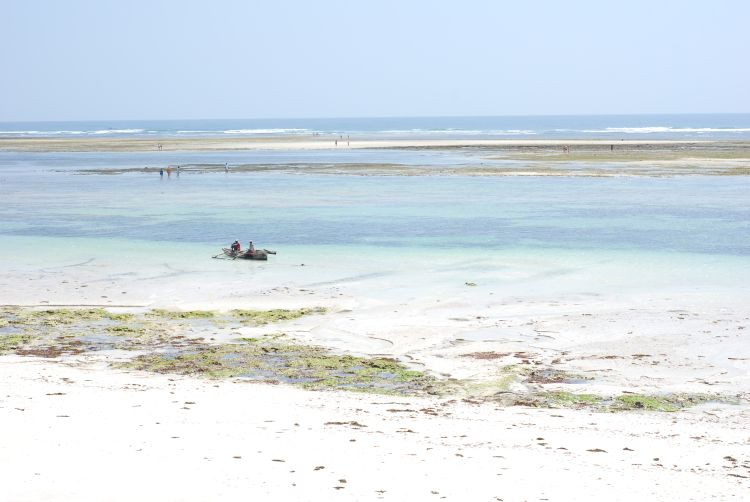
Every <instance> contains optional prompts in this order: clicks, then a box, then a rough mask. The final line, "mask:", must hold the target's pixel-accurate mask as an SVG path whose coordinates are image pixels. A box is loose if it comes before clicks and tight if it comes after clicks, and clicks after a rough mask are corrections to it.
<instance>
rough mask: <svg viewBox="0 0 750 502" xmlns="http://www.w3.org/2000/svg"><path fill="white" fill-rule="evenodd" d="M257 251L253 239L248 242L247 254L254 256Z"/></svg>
mask: <svg viewBox="0 0 750 502" xmlns="http://www.w3.org/2000/svg"><path fill="white" fill-rule="evenodd" d="M254 253H255V246H254V245H253V241H250V242H248V243H247V251H245V254H246V255H248V256H252V255H253V254H254Z"/></svg>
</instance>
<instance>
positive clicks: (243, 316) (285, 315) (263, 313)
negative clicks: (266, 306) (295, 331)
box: [230, 307, 326, 326]
mask: <svg viewBox="0 0 750 502" xmlns="http://www.w3.org/2000/svg"><path fill="white" fill-rule="evenodd" d="M230 313H231V314H232V316H234V317H235V318H237V319H239V320H240V321H241V322H243V323H245V324H254V325H256V326H263V325H266V324H270V323H273V322H281V321H290V320H293V319H298V318H300V317H303V316H307V315H313V314H325V313H326V309H325V308H324V307H313V308H301V309H292V310H288V309H273V310H239V309H237V310H232V311H231V312H230Z"/></svg>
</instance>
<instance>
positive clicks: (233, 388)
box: [0, 358, 750, 501]
mask: <svg viewBox="0 0 750 502" xmlns="http://www.w3.org/2000/svg"><path fill="white" fill-rule="evenodd" d="M0 393H2V396H3V397H2V399H1V400H0V405H1V406H2V408H0V416H2V422H3V426H4V427H3V430H4V434H3V441H2V442H0V459H1V460H2V461H3V464H4V465H5V468H4V474H5V477H6V478H5V479H6V483H4V487H3V490H4V493H5V495H4V496H5V497H7V500H72V499H75V500H81V501H88V500H91V501H100V500H135V499H140V500H157V499H160V500H181V501H188V500H196V501H197V500H214V499H218V498H225V499H238V498H247V497H250V498H254V499H269V498H271V497H273V498H277V497H283V499H284V500H432V499H435V500H441V499H445V500H467V498H466V493H467V490H470V492H471V500H488V501H491V500H506V501H507V500H543V499H548V500H592V501H593V500H675V501H678V500H680V501H684V500H708V499H715V500H730V499H741V498H742V497H743V495H742V494H743V493H746V492H747V488H748V486H750V483H749V482H748V481H749V480H748V479H747V476H748V475H750V474H749V473H748V468H747V466H748V460H750V445H749V444H748V440H747V429H746V428H745V425H746V423H747V420H748V418H750V415H748V410H747V408H745V409H737V408H733V407H722V406H715V405H706V406H702V407H699V408H694V409H690V410H687V411H683V412H679V413H676V414H659V413H652V414H598V413H593V414H592V413H587V412H584V411H576V410H544V409H528V408H497V407H495V406H492V405H487V404H485V405H477V404H472V403H468V402H462V401H454V400H440V399H430V398H420V399H416V398H411V399H404V398H397V397H390V396H385V397H380V396H371V395H357V394H350V393H329V392H325V393H310V392H305V391H301V390H296V389H291V388H286V387H283V386H264V385H259V384H247V383H235V382H231V381H230V382H205V381H201V380H195V379H191V378H183V377H168V376H159V375H156V376H154V375H145V374H137V373H135V374H134V373H123V372H117V371H111V370H106V369H103V368H101V369H97V368H92V369H85V368H77V367H74V366H71V365H69V364H61V363H57V364H56V363H51V362H42V361H28V360H25V359H20V358H5V359H4V361H3V364H2V365H0ZM72 459H74V460H72ZM743 464H744V467H743ZM125 479H127V480H128V481H127V482H124V481H123V480H125ZM8 481H10V482H8Z"/></svg>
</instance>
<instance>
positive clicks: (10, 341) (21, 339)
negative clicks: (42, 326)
mask: <svg viewBox="0 0 750 502" xmlns="http://www.w3.org/2000/svg"><path fill="white" fill-rule="evenodd" d="M31 339H32V337H31V335H25V334H15V333H14V334H9V335H0V354H5V353H8V352H15V351H16V350H18V349H20V348H21V347H23V346H24V345H26V344H27V343H29V342H30V341H31Z"/></svg>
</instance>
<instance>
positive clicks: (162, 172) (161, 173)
mask: <svg viewBox="0 0 750 502" xmlns="http://www.w3.org/2000/svg"><path fill="white" fill-rule="evenodd" d="M159 176H161V177H162V178H163V177H164V169H159Z"/></svg>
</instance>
